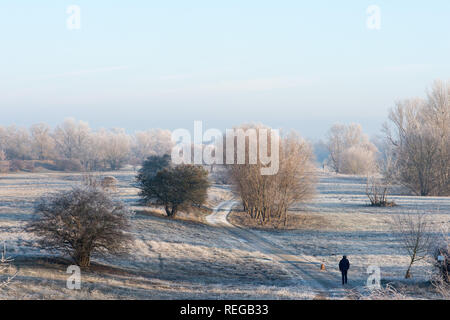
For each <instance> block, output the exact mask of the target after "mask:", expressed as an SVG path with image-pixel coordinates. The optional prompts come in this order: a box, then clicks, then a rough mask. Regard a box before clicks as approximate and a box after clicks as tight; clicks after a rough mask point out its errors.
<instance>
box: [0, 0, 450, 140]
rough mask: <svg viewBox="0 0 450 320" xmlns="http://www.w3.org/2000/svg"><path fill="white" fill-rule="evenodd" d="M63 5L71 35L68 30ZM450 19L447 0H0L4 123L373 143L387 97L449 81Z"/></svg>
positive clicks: (417, 92) (1, 119)
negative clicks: (357, 136) (358, 131)
mask: <svg viewBox="0 0 450 320" xmlns="http://www.w3.org/2000/svg"><path fill="white" fill-rule="evenodd" d="M71 4H75V5H79V6H80V8H81V30H73V31H70V30H68V29H67V28H66V19H67V17H68V15H67V14H66V9H67V7H68V6H69V5H71ZM373 4H375V5H378V6H379V7H380V9H381V30H379V31H377V30H369V29H368V28H367V27H366V19H367V14H366V9H367V7H368V6H369V5H373ZM449 17H450V1H448V0H441V1H439V0H434V1H433V0H430V1H411V0H408V1H406V0H390V1H365V0H359V1H345V0H343V1H331V0H330V1H323V0H318V1H308V2H306V1H299V0H295V1H294V0H293V1H283V0H280V1H274V0H273V1H263V0H258V1H253V0H252V1H250V0H240V1H235V0H227V1H213V0H209V1H197V0H190V1H181V0H180V1H174V0H172V1H171V0H166V1H137V0H127V1H118V0H108V1H106V0H95V1H93V0H71V1H66V0H53V1H51V0H40V1H36V0H21V1H17V0H14V1H13V0H2V1H1V2H0V39H1V48H0V110H1V117H0V125H9V124H12V123H16V124H18V125H24V126H25V125H27V126H28V125H30V124H32V123H36V122H41V121H44V122H48V123H50V124H51V125H55V124H57V123H59V122H61V121H62V120H63V119H64V118H66V117H75V118H77V119H81V120H86V121H88V122H89V123H90V124H91V126H93V127H124V128H126V129H127V130H128V131H130V132H132V131H134V130H140V129H146V128H155V127H161V128H167V129H175V128H187V129H191V128H192V126H193V121H194V120H203V121H204V127H205V128H211V127H215V128H219V129H222V130H223V129H225V128H229V127H231V126H233V125H236V124H239V123H242V122H249V121H255V122H263V123H265V124H268V125H271V126H273V127H275V128H285V129H289V128H294V129H296V130H298V131H299V132H300V133H302V134H303V135H304V136H306V137H309V138H318V137H321V136H323V135H324V134H325V132H326V131H327V129H328V127H329V126H330V125H331V124H333V123H334V122H359V123H362V124H363V127H364V129H365V130H366V131H367V132H368V133H369V134H375V133H377V132H378V131H379V129H380V127H381V123H382V122H383V121H384V120H385V119H386V117H387V110H388V109H389V108H390V107H392V106H393V103H394V101H395V100H396V99H402V98H407V97H412V96H423V95H424V92H425V89H426V88H427V87H429V86H430V85H431V83H432V81H433V80H434V79H437V78H440V79H450V59H449V58H450V18H449Z"/></svg>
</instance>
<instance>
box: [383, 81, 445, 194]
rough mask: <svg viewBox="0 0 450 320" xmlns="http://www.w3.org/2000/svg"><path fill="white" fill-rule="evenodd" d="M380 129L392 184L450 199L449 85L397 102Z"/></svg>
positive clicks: (441, 83) (435, 87)
mask: <svg viewBox="0 0 450 320" xmlns="http://www.w3.org/2000/svg"><path fill="white" fill-rule="evenodd" d="M384 129H385V132H386V138H387V141H388V143H389V145H390V149H389V150H390V152H391V155H390V156H391V157H392V158H393V159H394V162H395V165H394V168H395V170H394V171H393V174H394V177H395V179H396V181H397V182H398V183H400V184H402V185H403V186H405V187H407V188H408V189H409V190H411V191H412V192H413V193H415V194H417V195H422V196H427V195H450V82H448V83H444V82H439V81H437V82H435V84H434V86H433V88H432V90H431V92H430V93H429V94H428V97H427V99H420V98H416V99H409V100H403V101H399V102H397V103H396V106H395V107H394V108H393V109H392V110H391V111H390V114H389V122H388V123H386V125H385V128H384Z"/></svg>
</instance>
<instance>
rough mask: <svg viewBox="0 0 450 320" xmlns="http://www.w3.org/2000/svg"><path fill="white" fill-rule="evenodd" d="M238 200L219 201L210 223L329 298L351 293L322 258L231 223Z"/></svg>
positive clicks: (208, 219)
mask: <svg viewBox="0 0 450 320" xmlns="http://www.w3.org/2000/svg"><path fill="white" fill-rule="evenodd" d="M237 204H238V203H237V202H235V201H233V200H229V201H224V202H222V203H220V204H219V205H218V206H217V207H216V208H215V209H214V212H213V213H212V214H210V215H209V216H207V217H206V222H207V223H208V224H209V225H212V226H216V227H221V228H223V229H224V232H225V233H226V234H228V236H231V237H233V238H235V239H237V240H239V241H240V242H241V243H243V245H245V246H247V247H248V249H250V250H257V251H259V252H262V253H264V254H265V255H267V256H268V257H270V258H271V260H273V261H277V262H279V263H282V264H284V265H286V268H287V269H288V270H289V271H290V272H291V273H292V275H293V277H295V278H296V279H298V281H299V282H300V283H301V284H303V285H307V286H309V287H310V288H311V290H313V291H315V292H317V294H319V295H320V296H325V297H329V298H344V297H346V296H348V294H349V291H348V290H349V289H352V288H349V287H347V289H345V288H343V287H342V286H341V284H340V278H338V277H336V276H335V275H333V274H331V273H330V272H328V271H321V270H320V262H318V261H312V260H311V259H310V258H308V259H307V258H306V257H302V256H301V255H300V256H299V255H296V254H295V253H293V252H290V251H289V249H287V248H284V247H280V246H279V245H277V244H275V243H274V242H272V241H270V239H268V238H267V237H264V236H263V235H262V234H260V233H259V232H257V231H254V230H250V229H244V228H241V227H237V226H234V225H232V224H231V223H230V222H228V220H227V216H228V214H229V213H230V212H231V210H232V208H233V206H235V205H237Z"/></svg>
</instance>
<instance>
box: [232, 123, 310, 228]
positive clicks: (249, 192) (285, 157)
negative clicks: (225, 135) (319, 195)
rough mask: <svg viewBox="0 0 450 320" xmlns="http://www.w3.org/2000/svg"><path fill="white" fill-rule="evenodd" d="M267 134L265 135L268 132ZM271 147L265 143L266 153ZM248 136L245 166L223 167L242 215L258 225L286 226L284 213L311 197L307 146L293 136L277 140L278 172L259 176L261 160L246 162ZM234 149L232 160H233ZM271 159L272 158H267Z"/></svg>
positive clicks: (269, 142)
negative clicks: (227, 174) (240, 205)
mask: <svg viewBox="0 0 450 320" xmlns="http://www.w3.org/2000/svg"><path fill="white" fill-rule="evenodd" d="M239 129H241V130H248V129H255V130H256V132H257V134H256V135H255V137H256V139H258V144H260V143H261V141H259V139H260V134H259V130H262V129H264V130H267V129H270V128H267V127H265V126H262V125H243V126H240V127H239ZM268 132H269V131H268ZM271 143H274V142H273V141H271V138H270V139H268V144H269V146H268V148H267V149H268V150H270V149H271V147H270V145H271ZM249 150H250V142H249V136H248V137H247V138H246V147H245V153H246V154H245V163H243V164H238V163H236V162H235V163H234V164H229V165H227V168H228V172H229V175H230V180H231V182H232V185H233V188H234V192H235V193H236V194H237V195H238V196H239V197H240V198H241V200H242V204H243V207H244V211H246V212H247V213H248V214H249V215H250V217H251V218H252V219H255V220H257V221H259V222H260V223H262V224H266V223H268V222H271V223H272V224H273V225H274V226H277V225H279V224H280V223H284V225H287V223H288V214H287V212H288V209H289V208H290V207H291V206H292V205H293V204H294V203H296V202H300V201H304V200H307V199H310V198H311V197H312V195H313V194H314V187H315V176H314V165H313V153H312V148H311V146H310V145H309V144H308V143H307V142H306V141H304V140H303V139H302V138H300V137H299V136H298V135H297V134H296V133H293V132H292V133H290V134H289V135H287V136H286V137H284V138H282V139H280V148H279V154H278V155H277V157H278V159H279V170H278V172H277V173H275V174H273V175H263V174H262V173H261V168H263V167H264V164H263V163H262V162H261V159H258V160H257V161H256V162H255V163H251V162H250V158H251V156H250V153H249ZM236 152H237V151H236V149H235V158H237V154H236ZM271 156H273V155H271Z"/></svg>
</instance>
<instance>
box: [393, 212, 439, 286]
mask: <svg viewBox="0 0 450 320" xmlns="http://www.w3.org/2000/svg"><path fill="white" fill-rule="evenodd" d="M393 228H394V231H395V232H397V233H398V234H399V236H400V241H401V244H402V247H403V249H404V250H405V251H406V253H407V254H408V256H409V258H410V263H409V266H408V269H407V270H406V274H405V278H410V277H411V267H412V265H413V264H414V263H415V262H417V261H420V260H422V259H424V258H425V257H426V256H427V254H428V253H429V252H430V248H431V244H432V240H433V238H432V233H431V228H430V223H429V221H428V216H427V214H426V213H423V212H417V213H413V212H407V213H405V214H401V215H398V216H396V217H394V218H393Z"/></svg>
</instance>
